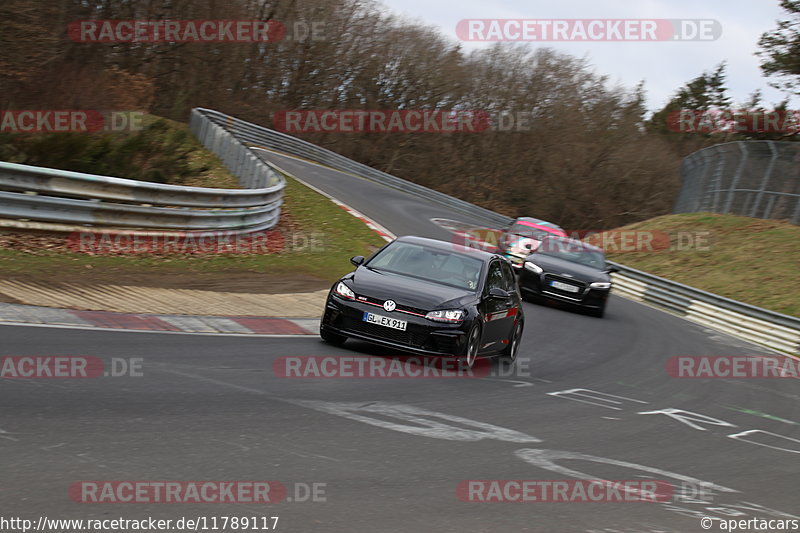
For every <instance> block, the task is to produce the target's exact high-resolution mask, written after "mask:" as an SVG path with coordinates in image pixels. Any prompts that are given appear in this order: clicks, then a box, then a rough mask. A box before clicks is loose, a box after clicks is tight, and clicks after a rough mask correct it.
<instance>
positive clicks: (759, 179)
mask: <svg viewBox="0 0 800 533" xmlns="http://www.w3.org/2000/svg"><path fill="white" fill-rule="evenodd" d="M681 176H682V178H683V187H682V188H681V191H680V194H679V195H678V200H677V202H676V204H675V209H674V212H675V213H695V212H698V211H709V212H712V213H721V214H731V215H741V216H747V217H755V218H771V219H785V220H788V221H789V222H791V223H792V224H800V142H778V141H737V142H730V143H725V144H718V145H715V146H711V147H709V148H704V149H703V150H699V151H697V152H695V153H693V154H691V155H689V156H687V157H686V158H684V160H683V167H682V169H681Z"/></svg>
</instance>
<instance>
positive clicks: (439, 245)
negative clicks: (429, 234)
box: [396, 235, 502, 262]
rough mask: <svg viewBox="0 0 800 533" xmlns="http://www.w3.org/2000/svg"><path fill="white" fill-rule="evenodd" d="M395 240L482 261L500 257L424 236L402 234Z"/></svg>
mask: <svg viewBox="0 0 800 533" xmlns="http://www.w3.org/2000/svg"><path fill="white" fill-rule="evenodd" d="M396 240H397V241H400V242H409V243H412V244H419V245H421V246H427V247H428V248H433V249H434V250H441V251H443V252H450V253H454V254H458V255H468V256H469V257H474V258H475V259H478V260H480V261H483V262H489V261H491V260H492V258H494V257H498V258H502V257H501V256H499V255H497V254H496V253H492V252H486V251H484V250H480V249H478V248H470V247H468V246H463V245H461V244H456V243H455V242H447V241H440V240H437V239H428V238H426V237H416V236H414V235H404V236H403V237H398V238H397V239H396Z"/></svg>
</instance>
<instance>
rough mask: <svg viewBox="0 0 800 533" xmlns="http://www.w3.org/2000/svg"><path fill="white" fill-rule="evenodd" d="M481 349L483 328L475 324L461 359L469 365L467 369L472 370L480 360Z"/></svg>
mask: <svg viewBox="0 0 800 533" xmlns="http://www.w3.org/2000/svg"><path fill="white" fill-rule="evenodd" d="M480 347H481V326H480V325H479V324H473V325H472V327H471V328H470V329H469V333H468V334H467V344H466V346H465V347H464V353H463V354H462V355H461V357H462V358H463V359H464V362H465V363H466V365H467V368H472V366H473V365H474V364H475V361H477V360H478V350H479V349H480Z"/></svg>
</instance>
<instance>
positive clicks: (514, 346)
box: [500, 320, 525, 363]
mask: <svg viewBox="0 0 800 533" xmlns="http://www.w3.org/2000/svg"><path fill="white" fill-rule="evenodd" d="M524 329H525V323H524V322H523V321H522V320H520V321H519V322H517V325H516V326H514V331H512V332H511V341H510V342H509V343H508V346H506V348H505V349H504V350H503V351H502V352H500V356H501V357H502V358H503V359H504V360H505V361H506V362H509V363H513V362H514V361H516V360H517V352H519V343H520V341H521V340H522V332H523V331H524Z"/></svg>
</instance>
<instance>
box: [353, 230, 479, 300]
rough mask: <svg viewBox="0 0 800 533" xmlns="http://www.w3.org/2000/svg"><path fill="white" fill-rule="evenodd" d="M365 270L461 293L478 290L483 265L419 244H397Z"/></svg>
mask: <svg viewBox="0 0 800 533" xmlns="http://www.w3.org/2000/svg"><path fill="white" fill-rule="evenodd" d="M366 266H367V267H368V268H373V269H377V270H382V271H387V272H393V273H395V274H402V275H404V276H411V277H414V278H419V279H424V280H427V281H430V282H433V283H440V284H442V285H450V286H451V287H458V288H459V289H467V290H475V289H477V288H478V282H479V280H480V274H481V269H482V267H483V261H481V260H480V259H477V258H473V257H469V256H466V255H464V254H458V253H450V252H447V251H442V250H434V249H432V248H428V247H426V246H420V245H418V244H411V243H407V242H394V243H392V244H390V245H389V246H387V247H386V248H384V249H383V251H381V252H380V253H379V254H378V255H376V256H375V257H373V258H372V259H370V261H369V262H368V263H367V265H366Z"/></svg>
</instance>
